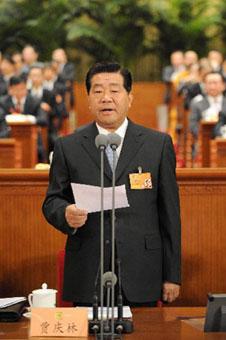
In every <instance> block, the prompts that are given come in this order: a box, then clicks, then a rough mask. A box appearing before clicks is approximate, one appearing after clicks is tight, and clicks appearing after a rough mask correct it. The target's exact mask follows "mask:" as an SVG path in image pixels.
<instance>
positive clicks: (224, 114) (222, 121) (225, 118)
mask: <svg viewBox="0 0 226 340" xmlns="http://www.w3.org/2000/svg"><path fill="white" fill-rule="evenodd" d="M224 125H226V105H225V107H224V111H223V110H222V111H221V112H220V113H219V120H218V122H217V124H216V125H215V127H214V129H213V137H221V136H222V133H221V127H222V126H224Z"/></svg>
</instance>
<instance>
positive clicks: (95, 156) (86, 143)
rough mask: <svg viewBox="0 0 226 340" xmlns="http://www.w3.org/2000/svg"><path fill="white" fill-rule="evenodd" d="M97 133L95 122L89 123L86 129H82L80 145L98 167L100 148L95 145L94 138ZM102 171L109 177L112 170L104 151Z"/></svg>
mask: <svg viewBox="0 0 226 340" xmlns="http://www.w3.org/2000/svg"><path fill="white" fill-rule="evenodd" d="M97 135H98V130H97V127H96V124H95V123H92V124H90V125H89V126H88V127H87V128H86V129H84V133H83V138H82V146H83V148H84V149H85V151H86V152H87V153H88V154H89V156H90V158H91V159H92V160H93V162H94V163H95V164H96V165H97V166H98V168H99V169H100V163H101V157H100V150H98V149H97V147H96V145H95V138H96V136H97ZM104 173H105V175H106V176H107V177H108V178H109V179H111V178H112V171H111V168H110V165H109V163H108V160H107V157H106V155H105V153H104Z"/></svg>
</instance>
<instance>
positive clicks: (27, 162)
mask: <svg viewBox="0 0 226 340" xmlns="http://www.w3.org/2000/svg"><path fill="white" fill-rule="evenodd" d="M9 126H10V127H11V135H12V137H13V138H15V139H16V140H17V141H19V142H20V143H21V147H22V167H23V168H33V167H34V166H35V164H36V163H37V157H38V151H37V145H38V144H37V140H38V127H37V125H35V124H32V123H29V122H27V123H21V122H15V123H9Z"/></svg>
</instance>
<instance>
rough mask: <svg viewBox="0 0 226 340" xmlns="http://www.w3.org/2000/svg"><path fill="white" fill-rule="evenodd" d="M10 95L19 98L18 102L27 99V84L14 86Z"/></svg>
mask: <svg viewBox="0 0 226 340" xmlns="http://www.w3.org/2000/svg"><path fill="white" fill-rule="evenodd" d="M9 94H10V96H13V97H15V98H17V100H21V99H22V98H24V97H26V95H27V88H26V84H25V83H21V84H17V85H12V86H10V87H9Z"/></svg>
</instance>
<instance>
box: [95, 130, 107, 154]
mask: <svg viewBox="0 0 226 340" xmlns="http://www.w3.org/2000/svg"><path fill="white" fill-rule="evenodd" d="M95 144H96V147H97V149H100V150H105V149H106V147H107V146H108V137H107V136H106V135H103V134H101V133H100V134H99V135H97V136H96V138H95Z"/></svg>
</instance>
